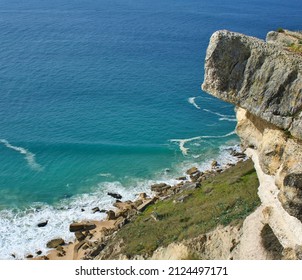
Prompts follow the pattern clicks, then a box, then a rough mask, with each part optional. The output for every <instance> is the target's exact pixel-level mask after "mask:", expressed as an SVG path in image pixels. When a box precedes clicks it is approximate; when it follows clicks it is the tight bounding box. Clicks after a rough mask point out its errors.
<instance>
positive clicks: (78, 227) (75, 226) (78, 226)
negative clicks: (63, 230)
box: [69, 222, 96, 232]
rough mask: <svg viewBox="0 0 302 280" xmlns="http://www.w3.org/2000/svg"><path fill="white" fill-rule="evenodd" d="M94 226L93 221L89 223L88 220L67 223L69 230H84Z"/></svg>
mask: <svg viewBox="0 0 302 280" xmlns="http://www.w3.org/2000/svg"><path fill="white" fill-rule="evenodd" d="M95 228H96V225H95V224H94V223H90V222H84V223H72V224H70V225H69V231H70V232H76V231H86V230H92V229H95Z"/></svg>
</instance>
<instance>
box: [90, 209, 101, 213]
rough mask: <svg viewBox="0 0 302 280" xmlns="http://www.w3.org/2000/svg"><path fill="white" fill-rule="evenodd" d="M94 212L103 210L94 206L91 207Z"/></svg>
mask: <svg viewBox="0 0 302 280" xmlns="http://www.w3.org/2000/svg"><path fill="white" fill-rule="evenodd" d="M91 211H92V213H93V214H94V213H96V212H101V210H100V208H99V207H94V208H92V209H91Z"/></svg>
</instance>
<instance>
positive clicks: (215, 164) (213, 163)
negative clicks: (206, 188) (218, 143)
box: [211, 160, 219, 168]
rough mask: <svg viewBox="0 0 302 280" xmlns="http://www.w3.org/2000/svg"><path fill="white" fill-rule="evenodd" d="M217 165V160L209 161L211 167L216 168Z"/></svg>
mask: <svg viewBox="0 0 302 280" xmlns="http://www.w3.org/2000/svg"><path fill="white" fill-rule="evenodd" d="M218 166H219V164H218V162H217V160H213V161H212V163H211V167H212V168H216V167H218Z"/></svg>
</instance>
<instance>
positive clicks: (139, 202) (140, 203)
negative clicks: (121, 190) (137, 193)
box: [133, 199, 143, 208]
mask: <svg viewBox="0 0 302 280" xmlns="http://www.w3.org/2000/svg"><path fill="white" fill-rule="evenodd" d="M142 204H143V200H142V199H138V200H136V201H134V202H133V205H134V207H135V208H137V207H138V206H140V205H142Z"/></svg>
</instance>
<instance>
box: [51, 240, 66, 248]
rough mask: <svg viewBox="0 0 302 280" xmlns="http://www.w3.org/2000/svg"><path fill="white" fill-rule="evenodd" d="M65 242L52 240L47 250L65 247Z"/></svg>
mask: <svg viewBox="0 0 302 280" xmlns="http://www.w3.org/2000/svg"><path fill="white" fill-rule="evenodd" d="M64 244H65V241H64V239H62V238H56V239H52V240H50V241H49V242H47V244H46V247H47V248H57V247H58V246H60V245H64Z"/></svg>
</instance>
